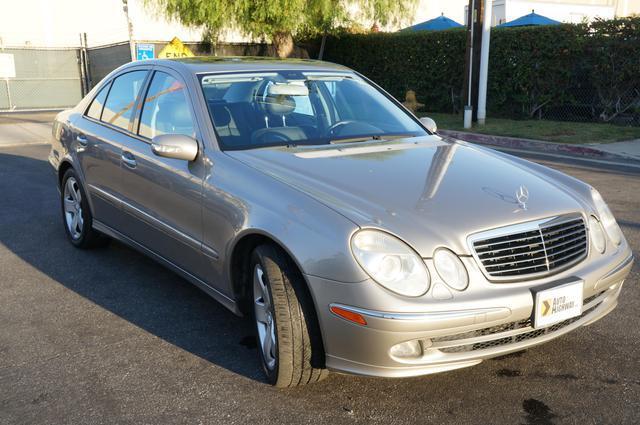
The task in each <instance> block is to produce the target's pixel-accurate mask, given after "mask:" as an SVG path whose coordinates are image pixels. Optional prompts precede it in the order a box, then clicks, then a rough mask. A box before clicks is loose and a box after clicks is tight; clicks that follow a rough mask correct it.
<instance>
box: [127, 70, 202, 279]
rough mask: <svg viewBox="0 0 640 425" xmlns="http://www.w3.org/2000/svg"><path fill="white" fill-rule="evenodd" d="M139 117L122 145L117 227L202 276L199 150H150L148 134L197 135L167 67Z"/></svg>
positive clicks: (185, 99) (175, 78)
mask: <svg viewBox="0 0 640 425" xmlns="http://www.w3.org/2000/svg"><path fill="white" fill-rule="evenodd" d="M139 103H140V107H141V109H142V111H141V113H140V118H139V120H137V121H136V124H138V122H139V125H135V127H137V128H134V129H133V132H134V133H136V134H135V136H132V137H130V138H128V140H127V141H126V142H125V144H124V145H123V148H122V158H121V170H122V171H121V176H122V181H121V186H122V195H123V196H122V202H123V210H124V212H125V221H126V222H125V225H124V226H123V228H122V232H123V233H124V234H125V235H126V236H128V237H130V238H131V239H133V240H135V241H136V242H138V243H140V244H142V245H143V246H144V247H146V248H147V249H149V250H151V251H153V252H155V253H156V254H159V255H160V256H162V257H163V258H164V259H166V260H169V261H171V262H172V263H173V264H175V265H176V266H178V267H180V268H181V269H183V270H184V271H186V272H188V273H190V274H191V275H193V276H195V277H197V278H199V279H201V280H205V277H206V276H205V275H206V269H207V266H206V261H205V258H204V256H203V254H202V250H201V248H202V182H203V178H204V167H203V159H204V155H203V151H202V149H203V148H202V144H200V152H199V154H198V157H197V158H196V159H195V160H194V161H185V160H179V159H172V158H163V157H160V156H156V155H155V154H154V153H153V152H152V150H151V140H152V139H153V137H154V136H157V135H161V134H183V135H187V136H190V137H194V138H196V139H197V138H198V136H199V132H198V129H197V126H196V123H195V120H194V118H193V117H194V114H193V111H192V104H191V101H190V98H189V94H188V93H187V89H186V87H185V85H184V83H183V82H182V81H181V79H180V77H179V75H177V74H174V73H173V72H172V71H169V70H167V71H155V72H154V74H153V76H152V78H151V81H150V83H149V85H148V88H147V90H146V93H145V94H144V96H143V98H142V101H140V102H139Z"/></svg>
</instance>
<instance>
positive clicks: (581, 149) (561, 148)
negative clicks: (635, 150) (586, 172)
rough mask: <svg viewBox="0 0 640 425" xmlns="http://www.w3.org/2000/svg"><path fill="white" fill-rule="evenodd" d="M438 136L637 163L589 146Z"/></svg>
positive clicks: (452, 134) (455, 134)
mask: <svg viewBox="0 0 640 425" xmlns="http://www.w3.org/2000/svg"><path fill="white" fill-rule="evenodd" d="M438 133H439V134H442V135H444V136H448V137H453V138H454V139H459V140H464V141H467V142H471V143H478V144H481V145H489V146H498V147H504V148H511V149H521V150H527V151H532V152H547V153H557V154H560V155H567V156H579V157H583V158H593V159H604V160H624V161H637V159H635V158H631V157H628V156H624V155H617V154H614V153H610V152H604V151H601V150H599V149H597V148H594V147H591V146H581V145H567V144H562V143H552V142H543V141H541V140H532V139H521V138H518V137H505V136H493V135H490V134H479V133H467V132H466V131H454V130H438Z"/></svg>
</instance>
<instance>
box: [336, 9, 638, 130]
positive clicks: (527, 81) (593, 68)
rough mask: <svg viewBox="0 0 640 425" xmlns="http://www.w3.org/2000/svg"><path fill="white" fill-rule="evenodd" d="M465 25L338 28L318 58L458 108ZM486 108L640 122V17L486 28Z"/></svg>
mask: <svg viewBox="0 0 640 425" xmlns="http://www.w3.org/2000/svg"><path fill="white" fill-rule="evenodd" d="M465 42H466V31H465V30H464V29H452V30H447V31H438V32H432V31H416V32H399V33H376V34H343V35H338V36H333V37H329V38H328V40H327V43H326V48H325V57H324V58H325V60H328V61H332V62H337V63H341V64H344V65H346V66H349V67H351V68H353V69H355V70H357V71H359V72H361V73H362V74H364V75H366V76H367V77H369V78H371V79H372V80H374V81H375V82H377V83H378V84H380V85H381V86H382V87H383V88H384V89H386V90H387V91H389V92H390V93H391V94H392V95H393V96H395V97H397V98H398V99H401V100H402V99H404V96H405V93H406V91H407V90H414V91H415V92H416V94H417V99H418V101H419V102H420V103H424V104H425V108H424V109H425V110H428V111H433V112H457V111H458V110H460V108H461V103H462V99H463V98H464V97H463V96H462V87H463V81H464V53H465ZM487 103H488V104H487V108H488V111H489V113H490V114H492V115H494V116H503V117H510V118H532V117H536V118H550V119H556V120H558V119H560V120H583V121H607V122H617V123H627V124H635V125H640V17H637V16H636V17H630V18H619V19H612V20H606V21H605V20H597V21H595V22H592V23H591V24H578V25H572V24H562V25H554V26H541V27H520V28H493V29H492V31H491V47H490V60H489V82H488V96H487Z"/></svg>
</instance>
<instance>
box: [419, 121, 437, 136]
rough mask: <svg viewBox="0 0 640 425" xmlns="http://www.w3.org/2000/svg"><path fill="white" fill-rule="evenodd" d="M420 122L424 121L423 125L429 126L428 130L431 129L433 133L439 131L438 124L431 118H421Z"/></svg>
mask: <svg viewBox="0 0 640 425" xmlns="http://www.w3.org/2000/svg"><path fill="white" fill-rule="evenodd" d="M420 123H422V125H424V126H425V127H426V128H427V130H429V131H430V132H431V133H437V132H438V125H437V124H436V122H435V121H434V120H432V119H431V118H429V117H422V118H420Z"/></svg>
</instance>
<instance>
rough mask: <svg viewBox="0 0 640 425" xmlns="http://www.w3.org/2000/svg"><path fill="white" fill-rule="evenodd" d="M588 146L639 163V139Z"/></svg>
mask: <svg viewBox="0 0 640 425" xmlns="http://www.w3.org/2000/svg"><path fill="white" fill-rule="evenodd" d="M589 146H591V147H594V148H597V149H600V150H602V151H605V152H609V153H612V154H615V155H622V156H626V157H628V158H633V159H636V160H638V161H640V139H636V140H628V141H626V142H616V143H599V144H597V143H594V144H591V145H589Z"/></svg>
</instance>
